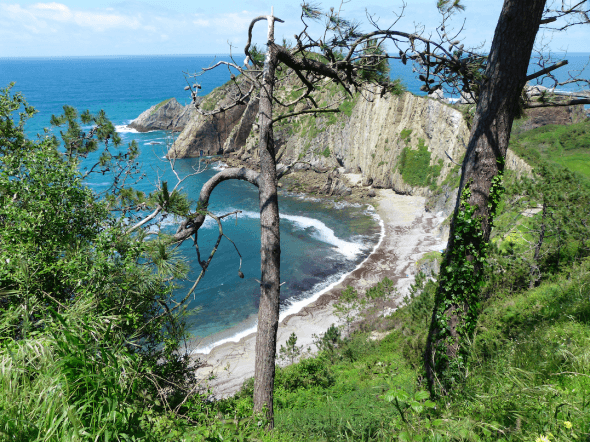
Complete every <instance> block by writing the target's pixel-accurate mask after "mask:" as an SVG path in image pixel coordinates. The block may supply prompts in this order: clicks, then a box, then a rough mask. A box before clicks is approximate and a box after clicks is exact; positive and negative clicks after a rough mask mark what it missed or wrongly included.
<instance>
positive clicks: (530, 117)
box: [518, 104, 586, 133]
mask: <svg viewBox="0 0 590 442" xmlns="http://www.w3.org/2000/svg"><path fill="white" fill-rule="evenodd" d="M585 118H586V113H585V111H584V105H581V104H580V105H578V106H557V107H539V108H534V109H527V110H526V112H525V117H524V121H523V123H522V124H521V125H520V127H519V128H518V132H520V133H521V132H526V131H528V130H532V129H536V128H537V127H541V126H546V125H548V124H563V125H567V124H574V123H579V122H580V121H583V120H584V119H585Z"/></svg>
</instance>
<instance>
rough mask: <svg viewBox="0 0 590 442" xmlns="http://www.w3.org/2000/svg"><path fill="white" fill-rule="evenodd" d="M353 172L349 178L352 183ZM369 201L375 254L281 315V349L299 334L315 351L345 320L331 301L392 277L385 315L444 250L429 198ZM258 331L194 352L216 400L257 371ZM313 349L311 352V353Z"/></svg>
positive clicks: (380, 194)
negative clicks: (431, 255)
mask: <svg viewBox="0 0 590 442" xmlns="http://www.w3.org/2000/svg"><path fill="white" fill-rule="evenodd" d="M357 178H358V177H356V176H355V175H352V174H350V175H349V176H347V179H348V181H349V182H350V183H351V184H352V185H354V184H355V182H356V181H357ZM375 193H376V196H375V197H374V198H373V199H371V201H370V202H371V203H373V204H374V206H375V209H376V213H377V214H378V215H379V217H380V219H381V226H382V237H381V239H380V241H379V243H378V244H377V246H376V247H375V249H374V250H373V252H372V253H371V254H370V255H369V256H368V257H367V258H366V259H365V260H364V261H363V262H362V263H361V264H360V265H359V266H358V267H357V268H356V269H355V270H354V271H352V272H351V273H349V274H347V275H345V276H343V277H342V278H341V279H340V281H339V282H338V283H336V284H335V285H333V286H332V287H330V288H329V289H328V290H326V291H325V293H322V294H321V295H320V296H319V297H317V299H315V300H314V301H313V302H311V303H310V304H308V305H306V306H305V307H303V308H302V309H301V310H300V311H299V312H297V313H295V314H291V315H289V316H287V317H286V318H284V319H282V321H281V322H280V324H279V328H278V335H277V349H278V348H280V346H281V345H285V342H286V341H287V339H288V338H289V336H290V335H291V333H295V334H296V335H297V345H301V346H303V349H304V352H307V353H308V354H309V353H311V354H313V353H314V352H315V351H316V348H315V345H314V344H313V342H314V335H317V336H319V335H321V334H322V333H324V332H325V331H326V330H327V329H328V328H329V327H330V326H331V325H332V324H336V325H339V324H340V323H341V321H340V320H339V318H338V317H337V316H336V315H335V313H334V308H333V304H334V302H335V301H336V300H337V299H338V297H339V295H340V293H341V292H342V290H344V289H345V288H346V287H347V286H352V287H354V288H355V289H357V290H358V291H359V292H360V293H363V292H364V291H365V290H366V289H368V288H369V287H371V286H373V285H375V284H376V283H377V282H379V281H381V280H382V279H383V278H385V277H387V278H389V279H391V280H392V281H393V282H394V284H395V286H396V288H397V292H396V293H397V294H396V298H395V299H391V300H389V302H388V305H389V307H387V308H386V309H385V311H384V312H383V314H390V313H392V312H393V311H394V309H395V308H396V306H398V305H399V304H400V303H401V302H402V300H403V299H404V297H405V296H406V295H407V293H408V289H409V287H410V285H411V284H412V283H413V281H414V277H415V274H416V273H417V267H416V262H417V261H418V260H419V259H420V257H421V256H422V255H424V254H425V253H427V252H430V251H440V250H442V249H444V248H445V246H446V238H442V237H441V236H440V234H439V231H438V226H439V225H440V223H442V222H443V221H444V216H443V215H442V214H433V213H429V212H426V210H425V198H424V197H420V196H407V195H398V194H395V193H394V192H393V191H392V190H391V189H375ZM255 344H256V334H255V333H251V334H249V335H247V336H244V337H242V338H241V339H240V340H239V342H225V343H223V344H221V345H218V346H216V347H214V348H213V349H211V351H210V352H209V353H208V354H202V353H195V352H193V353H192V357H193V358H195V360H196V359H199V361H200V366H199V368H198V369H197V371H196V374H197V377H198V379H199V380H200V382H201V383H202V384H203V385H208V387H209V388H210V389H211V391H212V394H213V395H214V396H215V397H216V398H222V397H227V396H231V395H232V394H234V393H235V392H236V391H238V390H239V389H240V387H241V386H242V384H243V383H244V381H245V380H246V379H248V378H250V377H252V376H253V375H254V359H255V353H254V351H255ZM308 350H309V351H308Z"/></svg>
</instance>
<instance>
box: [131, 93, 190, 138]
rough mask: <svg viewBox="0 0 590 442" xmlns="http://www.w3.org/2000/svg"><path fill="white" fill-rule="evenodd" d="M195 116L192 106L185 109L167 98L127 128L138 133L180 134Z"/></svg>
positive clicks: (174, 100) (172, 99)
mask: <svg viewBox="0 0 590 442" xmlns="http://www.w3.org/2000/svg"><path fill="white" fill-rule="evenodd" d="M195 114H196V111H195V109H194V107H193V106H192V105H190V104H189V105H187V106H186V107H185V106H183V105H181V104H180V103H179V102H178V101H176V98H169V99H167V100H164V101H162V102H161V103H158V104H156V105H154V106H152V107H150V108H149V109H148V110H146V111H145V112H143V113H142V114H141V115H140V116H139V117H137V118H136V119H135V120H133V121H132V122H131V123H129V125H128V126H129V127H130V128H132V129H135V130H137V131H138V132H148V131H150V130H171V131H173V132H180V131H182V130H183V129H184V127H185V126H186V125H187V124H188V123H189V121H190V120H191V119H192V118H193V117H194V115H195Z"/></svg>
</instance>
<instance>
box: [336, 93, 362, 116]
mask: <svg viewBox="0 0 590 442" xmlns="http://www.w3.org/2000/svg"><path fill="white" fill-rule="evenodd" d="M357 100H358V94H357V95H355V97H354V98H351V99H347V100H344V101H343V102H342V103H341V104H340V106H338V109H340V111H341V112H342V113H344V114H345V115H346V116H347V117H350V116H351V115H352V110H353V109H354V107H355V106H356V103H357Z"/></svg>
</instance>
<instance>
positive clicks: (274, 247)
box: [254, 16, 281, 428]
mask: <svg viewBox="0 0 590 442" xmlns="http://www.w3.org/2000/svg"><path fill="white" fill-rule="evenodd" d="M268 21H269V23H268V50H267V54H266V60H265V63H264V74H263V78H262V87H261V91H260V105H259V106H260V107H259V114H258V120H259V121H258V122H259V125H260V144H259V155H260V186H259V202H260V230H261V240H260V254H261V258H260V259H261V260H260V268H261V273H262V274H261V278H260V281H261V284H260V309H259V311H258V332H257V335H256V362H255V374H254V411H255V412H262V411H266V416H267V418H268V422H269V424H268V425H269V427H270V428H272V427H273V389H274V379H275V356H276V341H277V329H278V326H279V300H280V256H281V246H280V232H279V202H278V195H277V174H276V159H275V148H274V137H273V130H272V94H273V88H274V82H275V69H276V64H277V56H276V50H275V48H274V44H273V40H274V38H273V37H274V20H273V17H272V16H270V17H269V20H268Z"/></svg>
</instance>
